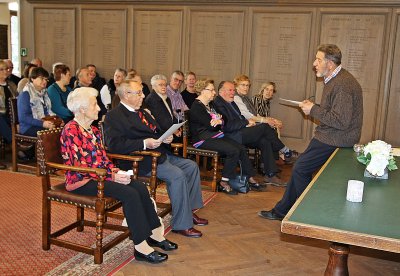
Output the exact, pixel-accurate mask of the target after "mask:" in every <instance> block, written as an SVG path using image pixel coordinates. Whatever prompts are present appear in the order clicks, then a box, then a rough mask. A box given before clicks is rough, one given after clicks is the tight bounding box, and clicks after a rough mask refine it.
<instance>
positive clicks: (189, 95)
mask: <svg viewBox="0 0 400 276" xmlns="http://www.w3.org/2000/svg"><path fill="white" fill-rule="evenodd" d="M195 83H196V74H195V73H193V72H187V73H186V74H185V84H186V88H185V89H184V90H183V91H182V93H181V95H182V99H183V101H184V102H185V104H186V105H187V107H188V108H189V109H190V107H191V106H192V104H193V102H194V100H195V99H196V98H197V93H196V89H195V88H194V84H195Z"/></svg>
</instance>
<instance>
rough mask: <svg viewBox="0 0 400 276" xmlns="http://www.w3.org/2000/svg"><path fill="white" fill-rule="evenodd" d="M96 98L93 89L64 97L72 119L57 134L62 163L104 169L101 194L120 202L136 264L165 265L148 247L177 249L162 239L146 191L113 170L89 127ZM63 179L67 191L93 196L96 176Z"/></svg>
mask: <svg viewBox="0 0 400 276" xmlns="http://www.w3.org/2000/svg"><path fill="white" fill-rule="evenodd" d="M97 95H98V92H97V91H96V89H94V88H90V87H82V88H78V89H75V90H74V91H73V92H71V93H70V95H69V96H68V100H67V105H68V108H69V109H70V110H71V111H72V112H73V114H74V119H73V120H71V121H70V122H68V123H67V124H66V125H65V127H64V129H63V131H62V134H61V152H62V154H63V158H64V163H65V164H66V165H72V166H79V167H90V168H103V169H107V178H106V181H105V182H104V194H105V196H109V197H113V198H116V199H118V200H119V201H121V202H122V206H123V211H124V214H125V217H126V222H127V224H128V228H129V230H130V233H131V239H132V240H133V242H134V244H135V252H134V255H135V258H136V260H138V261H146V262H149V263H160V262H163V261H166V260H167V259H168V255H167V254H164V253H161V252H158V251H155V250H154V249H153V248H152V247H151V246H155V247H160V248H162V249H163V250H166V251H170V250H175V249H177V248H178V245H177V244H175V243H173V242H171V241H169V240H167V239H165V238H164V228H163V226H162V224H161V223H160V220H159V218H158V216H157V213H156V211H155V210H154V205H153V201H152V200H151V198H150V195H149V192H148V191H147V187H146V186H145V185H144V184H142V183H140V182H135V181H131V178H130V176H129V175H127V174H126V172H123V171H120V170H118V168H115V167H114V165H113V164H112V163H111V161H110V160H109V159H108V158H107V155H106V152H105V149H104V147H103V145H102V143H101V136H100V131H99V130H98V129H97V128H96V127H94V126H91V124H92V122H93V121H94V120H97V119H98V113H99V111H100V108H99V106H98V105H97V100H96V97H97ZM65 176H66V189H67V190H68V191H70V192H72V193H76V194H81V195H91V196H95V195H96V194H97V179H96V175H93V174H82V173H75V172H72V171H67V172H66V174H65Z"/></svg>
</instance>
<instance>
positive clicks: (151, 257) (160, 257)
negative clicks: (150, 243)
mask: <svg viewBox="0 0 400 276" xmlns="http://www.w3.org/2000/svg"><path fill="white" fill-rule="evenodd" d="M133 254H134V256H135V260H136V261H141V262H148V263H151V264H158V263H162V262H164V261H166V260H167V259H168V255H167V254H165V253H161V252H158V251H156V250H154V251H153V252H151V253H150V254H148V255H144V254H142V253H140V252H139V251H137V250H135V253H133Z"/></svg>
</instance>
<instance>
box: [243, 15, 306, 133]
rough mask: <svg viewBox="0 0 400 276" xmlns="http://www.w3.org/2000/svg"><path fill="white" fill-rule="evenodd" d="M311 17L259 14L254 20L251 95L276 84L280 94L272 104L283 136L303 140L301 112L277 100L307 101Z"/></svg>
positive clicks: (273, 114)
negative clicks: (269, 82)
mask: <svg viewBox="0 0 400 276" xmlns="http://www.w3.org/2000/svg"><path fill="white" fill-rule="evenodd" d="M311 22H312V14H311V13H271V12H257V13H255V14H254V16H253V24H252V39H251V41H252V45H251V51H250V53H251V60H250V76H251V77H252V93H253V95H255V94H258V91H259V89H260V87H261V84H262V83H264V82H268V81H273V82H275V83H276V85H277V87H276V88H277V91H278V94H277V95H276V96H275V98H276V99H275V100H274V101H272V106H271V108H272V116H273V117H276V118H279V119H281V120H282V121H283V122H284V124H285V127H284V128H283V129H282V135H283V136H285V137H291V138H298V139H302V138H304V137H303V134H302V128H303V123H304V119H303V117H302V116H301V115H300V114H299V111H298V109H296V108H292V107H287V106H283V105H280V104H279V103H278V100H277V98H278V97H282V98H287V99H292V100H304V99H305V98H306V95H307V92H306V87H307V72H308V71H309V70H311V69H312V66H311V64H310V63H309V62H308V53H309V47H310V38H311Z"/></svg>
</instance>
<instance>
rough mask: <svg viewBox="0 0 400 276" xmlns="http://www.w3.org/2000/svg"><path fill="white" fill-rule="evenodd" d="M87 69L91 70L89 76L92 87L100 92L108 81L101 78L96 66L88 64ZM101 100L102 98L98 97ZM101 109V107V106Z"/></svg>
mask: <svg viewBox="0 0 400 276" xmlns="http://www.w3.org/2000/svg"><path fill="white" fill-rule="evenodd" d="M86 68H87V69H88V70H89V75H90V78H91V80H92V83H91V85H90V87H93V88H95V89H96V90H97V91H98V92H100V90H101V89H102V88H103V86H104V85H105V84H106V80H105V79H104V78H103V77H100V75H99V73H97V68H96V65H94V64H87V65H86ZM98 98H100V96H98ZM100 108H101V106H100Z"/></svg>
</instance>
